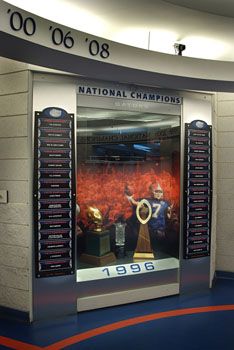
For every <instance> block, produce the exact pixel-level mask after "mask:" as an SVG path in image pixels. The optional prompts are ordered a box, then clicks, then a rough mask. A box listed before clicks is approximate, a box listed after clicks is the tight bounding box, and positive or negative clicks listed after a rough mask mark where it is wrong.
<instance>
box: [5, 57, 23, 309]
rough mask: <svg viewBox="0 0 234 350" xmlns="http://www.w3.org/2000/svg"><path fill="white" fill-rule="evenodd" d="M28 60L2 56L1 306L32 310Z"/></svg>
mask: <svg viewBox="0 0 234 350" xmlns="http://www.w3.org/2000/svg"><path fill="white" fill-rule="evenodd" d="M28 77H29V72H28V70H27V64H24V63H20V62H16V61H13V60H8V59H6V58H0V190H6V191H8V203H7V204H2V203H0V306H4V307H9V308H12V309H16V310H20V311H26V312H28V311H29V300H30V297H29V226H28V222H29V214H28V213H29V208H28V173H29V172H28V145H27V143H28V130H27V121H28V93H29V83H28V80H29V79H28Z"/></svg>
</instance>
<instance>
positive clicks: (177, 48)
mask: <svg viewBox="0 0 234 350" xmlns="http://www.w3.org/2000/svg"><path fill="white" fill-rule="evenodd" d="M174 49H175V54H176V55H178V56H182V51H184V50H185V49H186V46H185V45H183V44H178V43H175V44H174Z"/></svg>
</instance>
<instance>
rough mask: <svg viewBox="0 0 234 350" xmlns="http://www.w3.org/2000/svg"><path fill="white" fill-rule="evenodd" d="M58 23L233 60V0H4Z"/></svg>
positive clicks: (151, 47)
mask: <svg viewBox="0 0 234 350" xmlns="http://www.w3.org/2000/svg"><path fill="white" fill-rule="evenodd" d="M6 2H8V3H11V4H13V5H15V6H18V7H20V8H22V9H24V10H27V11H29V12H32V13H34V14H37V15H39V16H41V17H44V18H46V19H49V20H51V21H55V22H58V23H60V24H62V25H66V26H68V27H71V28H74V29H77V30H81V31H84V32H87V33H90V34H94V35H97V36H100V37H102V38H106V39H109V40H113V41H117V42H120V43H123V44H127V45H131V46H136V47H140V48H143V49H147V50H152V51H158V52H163V53H168V54H175V50H174V43H182V44H185V45H186V49H185V51H184V52H183V56H188V57H195V58H204V59H212V60H222V61H233V62H234V50H233V48H234V35H233V33H234V0H118V1H115V0H50V1H48V0H40V1H32V0H9V1H6Z"/></svg>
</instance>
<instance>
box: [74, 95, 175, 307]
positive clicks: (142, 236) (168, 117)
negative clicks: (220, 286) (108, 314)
mask: <svg viewBox="0 0 234 350" xmlns="http://www.w3.org/2000/svg"><path fill="white" fill-rule="evenodd" d="M180 108H181V106H180V105H175V104H174V105H173V104H168V105H164V104H163V103H161V104H160V106H159V104H156V103H152V102H147V103H145V102H137V103H136V102H135V103H133V102H128V104H121V103H119V101H118V100H117V99H114V98H97V97H94V96H92V97H90V96H78V108H77V137H76V141H77V175H76V176H77V178H76V190H77V191H76V194H77V205H78V206H79V208H80V210H79V214H78V215H77V251H78V254H77V259H78V261H77V266H78V270H77V282H78V285H79V295H80V298H78V305H79V301H80V303H81V300H82V299H85V298H87V297H88V298H90V297H92V296H95V295H97V294H100V295H101V294H103V295H104V294H109V293H117V292H123V291H124V290H125V289H127V290H135V289H136V288H140V287H141V288H142V287H143V286H145V287H148V286H150V287H152V286H155V285H163V284H165V285H167V284H173V283H177V282H178V270H179V237H180ZM90 207H94V208H95V210H96V214H97V213H98V214H97V216H100V218H101V221H100V222H101V223H100V222H99V224H97V222H96V223H95V221H96V219H97V217H94V216H93V215H92V217H91V216H90ZM97 225H99V227H97ZM167 270H168V271H167ZM160 271H161V273H165V271H167V273H166V275H165V276H163V277H162V278H161V277H160V279H158V278H156V279H155V276H156V273H158V272H160ZM172 271H173V272H172ZM115 277H118V278H115ZM142 284H143V285H142ZM87 286H89V287H91V286H92V288H88V289H87V288H86V287H87ZM78 310H79V308H78Z"/></svg>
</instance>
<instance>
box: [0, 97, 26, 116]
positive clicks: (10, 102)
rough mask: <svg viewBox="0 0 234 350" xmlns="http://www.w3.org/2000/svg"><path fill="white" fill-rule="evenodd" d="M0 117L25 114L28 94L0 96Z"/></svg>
mask: <svg viewBox="0 0 234 350" xmlns="http://www.w3.org/2000/svg"><path fill="white" fill-rule="evenodd" d="M0 105H1V108H0V117H1V116H3V117H6V116H12V115H20V114H27V110H28V93H27V92H24V93H22V94H15V95H4V96H0Z"/></svg>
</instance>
